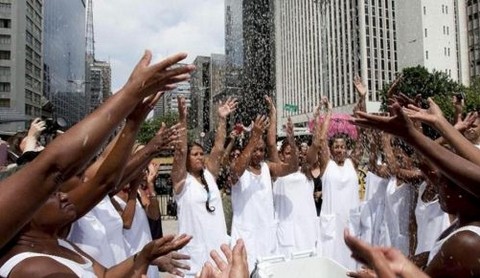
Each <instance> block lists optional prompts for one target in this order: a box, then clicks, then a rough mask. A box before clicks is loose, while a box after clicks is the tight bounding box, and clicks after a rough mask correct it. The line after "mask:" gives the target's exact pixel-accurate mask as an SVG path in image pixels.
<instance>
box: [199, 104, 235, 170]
mask: <svg viewBox="0 0 480 278" xmlns="http://www.w3.org/2000/svg"><path fill="white" fill-rule="evenodd" d="M236 107H237V100H236V99H232V98H228V100H227V101H226V102H225V103H220V107H218V111H217V115H218V126H217V130H216V133H215V142H214V144H213V148H212V151H211V152H210V155H209V156H208V157H207V159H206V160H205V165H206V167H207V169H208V171H210V173H212V175H213V176H214V177H218V174H219V172H220V166H221V158H222V157H223V153H224V148H223V146H224V145H225V134H226V132H227V131H226V126H227V117H228V115H230V114H231V113H232V112H234V111H235V109H236Z"/></svg>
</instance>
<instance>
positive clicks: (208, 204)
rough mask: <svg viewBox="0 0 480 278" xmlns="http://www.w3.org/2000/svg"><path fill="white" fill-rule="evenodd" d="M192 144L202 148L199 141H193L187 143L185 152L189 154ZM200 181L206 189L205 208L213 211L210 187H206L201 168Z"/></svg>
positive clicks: (203, 172)
mask: <svg viewBox="0 0 480 278" xmlns="http://www.w3.org/2000/svg"><path fill="white" fill-rule="evenodd" d="M194 146H197V147H199V148H201V149H202V150H204V148H203V146H202V145H201V144H200V143H197V142H193V143H191V144H188V148H187V154H188V155H190V152H191V150H192V148H193V147H194ZM200 183H201V184H202V185H203V188H204V189H205V191H207V201H206V202H205V208H206V209H207V211H208V212H210V213H213V212H214V211H215V207H214V206H210V197H211V194H210V188H209V187H208V183H207V180H206V179H205V171H204V169H202V170H201V172H200Z"/></svg>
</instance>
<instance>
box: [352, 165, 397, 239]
mask: <svg viewBox="0 0 480 278" xmlns="http://www.w3.org/2000/svg"><path fill="white" fill-rule="evenodd" d="M388 181H389V179H388V178H381V177H379V176H377V175H375V174H374V173H372V172H367V176H366V193H365V200H364V203H363V205H362V206H360V211H359V212H358V214H359V219H358V222H359V223H358V225H356V226H354V227H353V229H352V226H350V228H351V232H352V233H354V234H355V236H357V237H359V238H361V239H362V240H363V241H366V242H368V243H370V244H373V245H378V242H379V240H378V237H379V233H380V232H379V230H380V227H379V225H381V223H382V222H383V214H384V210H385V194H386V190H387V184H388ZM351 222H352V223H353V221H352V219H351ZM352 223H351V225H352Z"/></svg>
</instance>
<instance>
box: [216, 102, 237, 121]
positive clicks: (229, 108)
mask: <svg viewBox="0 0 480 278" xmlns="http://www.w3.org/2000/svg"><path fill="white" fill-rule="evenodd" d="M235 109H237V100H236V99H234V98H228V99H227V101H226V102H225V103H222V102H220V106H219V107H218V116H220V117H221V118H226V117H227V116H228V115H230V114H231V113H232V112H233V111H235Z"/></svg>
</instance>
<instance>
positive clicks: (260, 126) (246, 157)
mask: <svg viewBox="0 0 480 278" xmlns="http://www.w3.org/2000/svg"><path fill="white" fill-rule="evenodd" d="M267 127H268V118H267V117H265V116H257V118H256V119H255V122H254V124H253V128H252V132H251V136H250V140H248V144H247V146H246V147H245V148H244V149H243V151H242V153H241V154H240V156H239V157H238V158H237V159H235V160H234V161H233V163H232V165H231V168H230V169H231V175H232V185H234V184H236V183H237V181H238V179H239V178H240V177H241V176H242V175H243V173H244V172H245V170H247V167H248V165H249V164H250V159H251V157H252V154H253V152H254V150H255V148H256V146H257V144H258V143H259V142H260V140H261V136H262V134H263V132H264V131H265V129H266V128H267Z"/></svg>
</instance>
